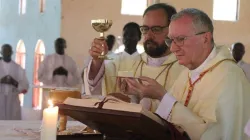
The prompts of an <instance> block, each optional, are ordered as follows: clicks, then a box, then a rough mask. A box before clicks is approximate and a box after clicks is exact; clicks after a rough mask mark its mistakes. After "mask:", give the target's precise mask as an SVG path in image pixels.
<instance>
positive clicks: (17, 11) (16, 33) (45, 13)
mask: <svg viewBox="0 0 250 140" xmlns="http://www.w3.org/2000/svg"><path fill="white" fill-rule="evenodd" d="M155 3H168V4H170V5H173V6H174V7H176V10H177V12H178V11H180V10H182V9H185V8H197V9H200V10H202V11H204V12H205V13H207V14H208V16H209V17H210V18H211V19H212V22H213V25H214V41H215V44H216V45H218V46H225V47H228V49H230V48H231V46H232V44H234V43H235V42H241V43H243V44H244V45H245V46H246V48H245V49H246V53H245V55H244V58H243V60H244V61H245V62H249V63H250V49H249V47H250V39H249V38H250V26H249V23H250V18H249V17H250V9H249V5H250V1H249V0H203V1H201V0H186V1H185V0H0V45H3V44H10V45H11V46H12V49H13V52H14V53H13V56H12V59H13V60H14V61H15V62H16V63H18V64H19V65H20V66H21V67H22V68H24V69H25V71H26V75H27V78H28V81H29V85H30V88H29V90H28V92H27V93H26V94H25V95H23V94H21V95H20V96H19V98H20V102H21V108H22V119H23V120H41V113H42V111H41V105H42V89H39V88H32V86H33V85H43V83H42V82H40V81H39V80H38V75H37V71H38V68H39V65H40V64H41V62H42V61H43V60H44V58H45V57H46V56H47V55H49V54H52V53H54V41H55V39H56V38H59V37H62V38H64V39H65V40H66V41H67V48H66V54H67V55H69V56H70V57H72V58H73V60H74V61H75V62H76V64H77V67H78V69H79V71H82V69H83V66H84V62H85V61H86V60H87V59H88V57H89V48H90V46H91V42H92V40H93V38H96V37H98V36H99V33H98V32H96V31H95V30H94V29H93V28H92V26H91V20H93V19H109V20H112V22H113V24H112V26H111V28H110V29H109V30H108V31H107V32H106V33H105V34H106V35H108V34H113V35H115V37H116V43H115V45H114V48H113V50H112V51H113V52H115V53H119V52H122V51H123V49H124V48H122V47H123V44H122V38H121V36H122V28H123V26H124V25H125V24H126V23H128V22H136V23H138V24H139V25H142V14H143V12H144V10H145V9H146V8H147V7H148V6H149V5H152V4H155ZM137 50H138V52H139V53H142V52H144V49H143V43H142V40H141V41H140V42H139V44H138V46H137ZM77 88H79V89H81V88H82V86H81V84H79V85H78V86H77Z"/></svg>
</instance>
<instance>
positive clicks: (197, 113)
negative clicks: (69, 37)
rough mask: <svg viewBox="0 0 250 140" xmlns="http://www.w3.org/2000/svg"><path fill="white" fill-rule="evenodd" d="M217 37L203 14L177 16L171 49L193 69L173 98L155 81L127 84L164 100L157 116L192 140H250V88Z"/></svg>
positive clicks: (176, 85) (172, 91)
mask: <svg viewBox="0 0 250 140" xmlns="http://www.w3.org/2000/svg"><path fill="white" fill-rule="evenodd" d="M213 31H214V28H213V23H212V20H211V19H210V18H209V16H208V15H207V14H206V13H204V12H203V11H201V10H198V9H193V8H188V9H184V10H182V11H180V12H179V13H177V14H175V15H173V17H172V18H171V23H170V25H169V34H168V37H169V38H168V39H166V43H167V44H168V45H169V46H171V48H170V50H171V52H173V53H174V54H175V56H176V57H177V60H178V63H179V64H181V65H183V66H185V67H186V68H187V69H186V70H184V71H183V72H182V73H181V74H180V76H179V77H178V79H177V80H176V81H175V83H174V85H173V87H172V88H171V89H170V90H168V91H167V94H165V93H166V91H164V89H163V88H162V86H161V85H160V84H158V83H157V82H156V81H155V80H154V79H149V78H141V80H142V81H146V82H147V83H148V84H147V85H145V84H141V83H139V82H136V81H135V80H133V79H126V81H127V82H128V85H129V88H130V89H131V90H137V91H138V92H140V93H141V94H142V95H143V96H144V97H149V98H156V99H159V100H161V103H160V105H159V107H158V108H157V110H156V113H157V114H159V115H160V116H161V117H162V118H164V119H165V120H167V121H169V122H171V123H173V124H174V125H176V127H177V128H178V129H179V130H180V132H184V131H185V132H187V134H188V135H189V137H190V138H191V139H192V140H246V139H247V137H246V135H245V134H244V131H243V130H244V125H245V124H246V123H247V120H248V119H249V117H250V111H249V109H248V107H249V106H250V102H249V100H250V94H249V91H250V85H249V82H248V81H247V79H246V77H245V74H244V72H243V71H242V70H241V69H240V68H239V67H238V66H237V64H236V63H235V60H234V59H233V57H232V55H231V53H230V51H229V50H228V48H227V47H218V46H215V43H214V39H213Z"/></svg>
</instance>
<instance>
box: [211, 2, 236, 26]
mask: <svg viewBox="0 0 250 140" xmlns="http://www.w3.org/2000/svg"><path fill="white" fill-rule="evenodd" d="M238 8H239V0H214V6H213V19H214V20H224V21H237V20H238V11H239V10H238Z"/></svg>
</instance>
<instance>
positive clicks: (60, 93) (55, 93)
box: [49, 90, 81, 131]
mask: <svg viewBox="0 0 250 140" xmlns="http://www.w3.org/2000/svg"><path fill="white" fill-rule="evenodd" d="M49 96H50V99H51V100H52V101H53V103H54V104H58V103H63V102H64V101H65V100H66V99H67V98H68V97H71V98H77V99H80V98H81V93H80V92H79V91H67V90H51V91H50V92H49ZM66 126H67V116H66V115H64V114H62V113H61V112H59V125H58V131H64V130H66Z"/></svg>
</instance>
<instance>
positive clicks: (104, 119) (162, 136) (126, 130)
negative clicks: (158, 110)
mask: <svg viewBox="0 0 250 140" xmlns="http://www.w3.org/2000/svg"><path fill="white" fill-rule="evenodd" d="M58 106H59V110H60V112H62V113H63V114H65V115H67V116H70V117H72V118H74V119H75V120H78V121H80V122H82V123H84V124H86V125H87V126H88V127H90V128H91V129H94V130H97V131H98V132H100V133H101V134H103V135H105V136H106V137H108V138H111V139H116V140H128V139H130V138H131V137H139V138H140V140H156V139H157V140H166V139H171V138H172V137H171V136H172V131H171V130H172V125H171V124H169V123H168V122H166V121H164V120H162V119H161V118H159V117H158V116H157V115H155V114H154V113H152V112H149V111H147V110H145V109H143V107H142V106H141V105H139V104H133V103H127V102H125V101H122V100H119V99H118V98H115V97H112V96H107V97H102V96H96V97H93V96H83V98H82V99H75V98H67V99H66V100H65V101H64V103H63V104H59V105H58Z"/></svg>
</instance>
